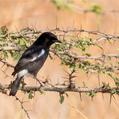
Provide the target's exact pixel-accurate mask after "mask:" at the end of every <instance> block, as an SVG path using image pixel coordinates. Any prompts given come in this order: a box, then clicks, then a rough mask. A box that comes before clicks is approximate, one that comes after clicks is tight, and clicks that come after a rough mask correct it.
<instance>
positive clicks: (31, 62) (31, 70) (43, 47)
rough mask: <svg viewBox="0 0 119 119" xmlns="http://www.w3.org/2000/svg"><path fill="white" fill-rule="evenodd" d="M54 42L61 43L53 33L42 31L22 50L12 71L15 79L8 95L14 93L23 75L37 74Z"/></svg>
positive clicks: (13, 94)
mask: <svg viewBox="0 0 119 119" xmlns="http://www.w3.org/2000/svg"><path fill="white" fill-rule="evenodd" d="M56 42H58V43H61V41H60V40H58V38H57V36H56V35H55V34H54V33H52V32H43V33H42V34H41V35H40V36H39V37H38V38H37V39H36V41H35V42H34V43H33V44H32V45H31V46H29V47H28V48H27V49H26V50H25V51H24V53H23V54H22V56H21V57H20V59H19V61H18V62H17V64H16V66H15V68H14V71H13V73H12V75H13V76H16V79H15V80H14V81H13V82H12V84H11V90H10V93H9V95H10V96H15V95H16V93H17V90H18V88H19V86H20V82H21V80H22V79H23V77H24V76H26V75H28V74H31V75H32V76H34V77H36V76H37V73H38V72H39V70H40V69H41V67H42V66H43V65H44V63H45V61H46V59H47V57H48V54H49V48H50V46H51V45H52V44H54V43H56Z"/></svg>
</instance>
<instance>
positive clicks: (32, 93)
mask: <svg viewBox="0 0 119 119" xmlns="http://www.w3.org/2000/svg"><path fill="white" fill-rule="evenodd" d="M33 97H34V92H33V91H30V92H29V95H28V98H29V99H32V98H33Z"/></svg>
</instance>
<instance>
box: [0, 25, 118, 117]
mask: <svg viewBox="0 0 119 119" xmlns="http://www.w3.org/2000/svg"><path fill="white" fill-rule="evenodd" d="M1 30H2V32H1V31H0V46H1V47H0V53H1V55H2V54H4V55H3V56H5V57H4V58H3V57H1V58H0V62H1V63H3V66H4V65H5V66H7V67H11V68H14V66H13V65H12V64H10V63H8V62H7V61H6V60H5V59H6V58H8V57H9V54H11V56H12V57H14V56H15V58H16V56H17V55H18V54H20V52H23V51H24V50H25V48H27V47H28V46H29V45H30V43H32V42H33V41H34V39H36V38H37V37H38V36H39V34H40V33H42V31H36V30H34V29H30V28H26V29H22V30H21V31H19V32H15V33H8V32H7V31H8V30H7V29H6V27H3V28H1ZM49 31H51V32H54V33H56V34H57V35H58V37H59V38H60V37H63V38H62V41H63V43H62V44H61V45H60V46H58V45H57V46H55V47H53V48H52V49H51V52H52V53H54V54H55V55H57V56H58V57H59V58H60V59H61V61H62V63H63V64H65V65H66V66H68V68H69V69H70V73H67V74H68V77H67V79H68V84H65V83H63V84H58V85H52V84H50V83H49V82H48V80H47V81H46V82H45V83H44V85H39V86H27V85H25V86H22V87H20V88H19V90H21V91H22V92H24V93H28V94H29V95H30V98H32V97H33V95H32V93H35V92H36V91H39V92H42V91H49V92H57V93H59V94H60V96H61V97H60V98H62V96H63V95H64V94H66V93H67V92H76V93H79V94H82V93H85V94H88V95H89V96H91V97H94V95H95V94H97V93H108V94H110V95H113V94H117V95H119V78H118V77H115V75H114V74H116V72H118V71H119V65H118V64H119V62H118V61H117V64H115V65H109V64H108V65H106V63H108V61H110V60H112V59H116V60H118V59H119V54H118V53H116V54H115V53H110V54H104V53H102V54H100V55H96V56H93V55H90V54H87V53H86V52H85V50H86V47H89V46H97V47H100V46H98V45H97V44H98V43H99V42H101V41H105V40H106V41H111V40H112V41H115V40H117V41H118V40H119V36H116V35H111V34H106V33H102V32H100V31H88V30H84V29H73V30H72V29H71V30H62V29H59V28H55V29H52V30H49ZM81 33H86V34H88V35H90V34H91V35H93V36H95V37H96V39H93V40H92V39H90V38H86V41H85V39H81ZM67 36H68V37H69V36H73V38H74V36H75V37H76V39H78V42H77V41H76V42H75V41H74V40H73V42H67V40H64V39H65V37H67ZM5 39H6V40H5ZM77 45H78V48H79V49H80V50H81V51H82V52H83V53H82V55H81V54H80V55H79V54H78V55H77V54H75V53H73V52H72V51H71V48H72V47H76V48H77ZM100 48H101V47H100ZM102 49H103V48H102ZM88 60H89V61H90V60H91V61H93V62H94V64H92V63H90V62H89V61H88ZM95 62H96V63H97V62H98V63H97V64H96V63H95ZM112 62H113V60H112ZM77 67H78V69H81V70H84V71H85V72H86V73H89V72H91V71H95V72H97V73H100V72H102V73H104V74H107V76H109V77H111V78H112V79H113V81H114V82H115V86H114V87H111V86H110V85H109V84H106V83H102V84H101V85H100V86H99V87H95V88H89V87H86V86H84V87H80V86H78V85H77V84H76V83H75V80H74V79H75V78H76V75H75V73H76V71H77V70H78V69H77ZM37 81H38V79H37ZM39 83H40V82H39ZM10 88H11V85H3V84H1V83H0V92H1V93H3V94H6V95H8V92H9V90H10ZM15 98H16V100H18V101H19V103H20V104H21V108H22V109H23V110H24V112H25V113H26V115H27V117H28V119H30V116H29V114H28V112H27V110H26V109H25V108H24V106H23V102H22V101H20V100H19V98H18V97H15Z"/></svg>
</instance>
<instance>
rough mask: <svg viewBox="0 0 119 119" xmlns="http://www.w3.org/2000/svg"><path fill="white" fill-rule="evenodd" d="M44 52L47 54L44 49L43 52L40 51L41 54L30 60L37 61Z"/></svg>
mask: <svg viewBox="0 0 119 119" xmlns="http://www.w3.org/2000/svg"><path fill="white" fill-rule="evenodd" d="M44 54H45V50H44V49H42V50H41V52H40V53H39V55H38V56H35V57H33V58H32V59H31V60H30V61H31V62H33V61H35V60H36V59H37V58H40V57H41V56H43V55H44Z"/></svg>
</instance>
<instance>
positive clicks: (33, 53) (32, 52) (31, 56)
mask: <svg viewBox="0 0 119 119" xmlns="http://www.w3.org/2000/svg"><path fill="white" fill-rule="evenodd" d="M45 52H46V50H45V49H43V48H42V47H34V46H33V47H32V46H31V47H29V48H28V49H26V51H25V52H24V53H23V54H22V56H21V58H20V59H19V61H18V63H17V65H16V66H15V68H14V72H13V75H15V74H16V73H17V72H19V71H20V70H22V69H23V67H25V66H26V65H27V64H29V63H31V62H34V61H35V60H37V59H40V58H41V57H42V56H43V55H44V54H45Z"/></svg>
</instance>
